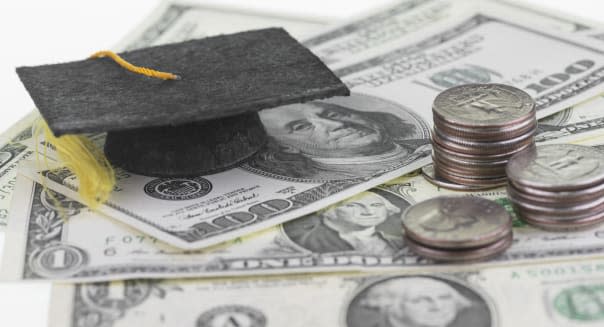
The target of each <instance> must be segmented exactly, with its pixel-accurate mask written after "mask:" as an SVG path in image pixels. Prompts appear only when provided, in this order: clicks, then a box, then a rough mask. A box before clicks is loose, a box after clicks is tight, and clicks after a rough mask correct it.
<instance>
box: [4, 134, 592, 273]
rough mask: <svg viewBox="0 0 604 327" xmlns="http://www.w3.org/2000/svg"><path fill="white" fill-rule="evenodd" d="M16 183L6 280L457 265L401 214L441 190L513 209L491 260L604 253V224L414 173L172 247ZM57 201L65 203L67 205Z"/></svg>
mask: <svg viewBox="0 0 604 327" xmlns="http://www.w3.org/2000/svg"><path fill="white" fill-rule="evenodd" d="M566 140H567V142H568V141H570V140H569V139H568V138H567V139H566ZM598 144H600V145H602V144H604V135H600V138H599V139H597V138H592V139H591V142H590V143H589V145H598ZM16 192H17V193H16V195H15V199H14V200H13V201H14V202H13V203H14V207H15V209H14V210H13V211H11V217H10V220H9V227H8V230H7V232H6V245H5V251H4V260H3V264H2V267H1V273H0V276H1V277H2V279H5V280H19V279H22V280H63V281H100V280H115V279H124V278H177V277H215V276H244V275H259V274H262V275H267V274H292V273H301V272H306V273H310V272H313V273H317V272H335V271H349V270H355V271H358V270H375V269H378V270H383V269H403V270H409V271H414V270H421V271H426V270H430V271H438V270H448V269H455V268H456V267H458V266H451V265H444V264H436V263H434V262H431V261H429V260H426V259H424V258H421V257H418V256H416V255H414V254H413V253H412V252H410V251H409V250H408V249H407V247H406V246H405V244H404V242H403V235H402V225H401V213H402V212H403V211H404V210H405V209H406V208H408V207H409V206H410V205H412V204H414V203H417V202H419V201H423V200H426V199H429V198H432V197H435V196H441V195H461V196H480V197H484V198H488V199H492V200H494V201H497V202H498V203H500V204H501V205H503V206H504V207H506V209H508V210H509V212H510V213H511V214H512V215H513V216H514V244H513V245H512V247H511V248H510V249H509V250H508V251H507V252H506V253H505V254H503V255H501V256H500V257H498V258H496V259H494V260H492V261H489V262H486V263H484V265H485V266H502V265H503V266H505V265H510V264H518V263H527V262H533V261H552V260H561V259H568V258H577V257H582V258H589V257H593V256H602V255H604V244H603V243H602V237H604V226H597V227H594V228H592V229H589V230H586V231H580V232H567V233H552V232H547V231H542V230H539V229H536V228H533V227H531V226H529V225H527V224H526V223H524V222H522V221H521V220H519V219H518V218H517V217H516V216H515V213H514V211H513V208H512V206H511V203H510V201H509V200H508V199H507V195H506V192H505V188H499V189H494V190H489V191H480V192H455V191H449V190H445V189H440V188H437V187H435V186H433V185H432V184H430V183H429V182H427V181H426V180H425V179H424V178H423V177H422V176H418V175H417V174H411V175H408V176H405V177H401V178H398V179H396V180H393V181H390V182H389V183H386V184H383V185H381V186H379V187H375V188H373V189H370V190H369V191H366V192H363V193H360V194H357V195H356V196H354V197H352V198H349V199H346V200H345V201H342V202H340V203H337V204H335V205H333V206H330V207H328V208H326V209H323V210H320V211H319V212H316V213H313V214H310V215H307V216H304V217H302V218H299V219H296V220H292V221H289V222H287V223H284V224H282V225H280V226H277V227H272V228H269V229H267V230H264V231H261V232H257V233H255V234H252V235H247V236H245V237H241V238H238V239H236V240H233V241H229V242H225V243H222V244H219V245H216V246H213V247H210V248H205V249H203V250H198V251H182V250H179V249H176V248H174V247H171V246H169V245H167V244H165V243H163V242H161V241H159V240H157V239H156V238H155V237H153V236H149V235H147V234H144V233H141V232H138V231H136V230H135V229H132V228H131V227H128V226H126V225H124V224H122V223H120V222H118V221H115V220H112V219H109V218H108V217H105V216H102V215H100V214H98V213H93V212H91V211H90V210H89V209H87V208H86V207H84V206H83V205H81V204H80V203H78V202H76V201H73V200H71V199H70V198H68V197H66V196H64V195H62V194H59V193H56V192H54V191H51V190H48V189H47V190H45V189H44V188H43V187H42V186H41V185H40V184H38V183H36V182H34V181H32V180H30V179H27V178H25V177H23V176H21V177H20V178H19V179H18V185H17V190H16ZM53 198H54V199H58V200H59V201H60V202H58V203H56V202H54V201H53V200H52V199H53ZM60 208H65V209H63V210H62V212H61V209H60ZM447 227H450V226H447Z"/></svg>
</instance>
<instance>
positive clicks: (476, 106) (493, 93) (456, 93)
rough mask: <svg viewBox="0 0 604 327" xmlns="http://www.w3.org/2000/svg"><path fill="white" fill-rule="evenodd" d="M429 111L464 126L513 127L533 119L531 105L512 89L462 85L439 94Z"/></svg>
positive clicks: (482, 85) (524, 95)
mask: <svg viewBox="0 0 604 327" xmlns="http://www.w3.org/2000/svg"><path fill="white" fill-rule="evenodd" d="M432 111H433V113H434V115H435V116H437V117H438V118H439V119H441V120H443V121H446V122H448V123H449V124H455V125H459V126H464V127H478V128H485V127H487V128H488V127H497V126H513V125H514V124H518V123H520V122H524V121H526V120H530V119H532V118H533V117H534V116H535V102H534V100H533V98H532V97H531V96H530V95H529V94H527V93H526V92H524V91H523V90H520V89H518V88H515V87H513V86H508V85H502V84H465V85H461V86H456V87H452V88H449V89H447V90H445V91H443V92H441V93H440V94H439V95H438V96H437V97H436V99H434V103H433V104H432Z"/></svg>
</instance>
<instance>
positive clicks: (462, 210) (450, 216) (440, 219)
mask: <svg viewBox="0 0 604 327" xmlns="http://www.w3.org/2000/svg"><path fill="white" fill-rule="evenodd" d="M402 217H403V218H402V221H403V229H404V230H405V235H406V236H407V237H408V238H411V239H413V240H415V241H416V242H419V243H421V244H424V245H427V246H430V247H437V248H441V249H445V248H446V249H460V248H472V247H478V246H483V245H486V244H490V243H493V242H495V241H497V240H499V239H501V238H502V237H504V236H505V235H507V234H508V233H510V231H511V230H512V218H511V216H510V215H509V213H508V212H507V211H506V210H505V208H503V207H502V206H501V205H499V204H497V203H496V202H494V201H491V200H487V199H483V198H478V197H465V196H463V197H462V196H457V197H454V196H440V197H436V198H432V199H428V200H425V201H422V202H420V203H417V204H415V205H413V206H411V207H409V208H407V210H405V212H404V213H403V216H402Z"/></svg>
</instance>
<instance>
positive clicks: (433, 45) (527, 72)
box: [332, 6, 604, 122]
mask: <svg viewBox="0 0 604 327" xmlns="http://www.w3.org/2000/svg"><path fill="white" fill-rule="evenodd" d="M441 25H442V26H440V27H439V28H431V29H430V30H428V31H427V32H417V33H414V34H413V35H410V36H409V37H408V38H407V40H406V41H405V42H404V43H403V44H398V45H396V46H391V47H380V48H376V49H374V50H372V51H371V52H367V53H365V54H363V55H362V56H360V57H354V58H350V59H349V60H347V61H346V62H342V63H338V64H336V65H334V66H333V67H332V69H333V70H334V72H335V73H336V75H338V76H339V77H340V78H341V79H342V80H343V81H344V82H345V83H346V84H347V85H348V86H349V87H351V88H352V89H353V90H354V91H356V92H361V93H365V94H370V95H374V96H378V97H381V98H384V99H388V100H391V101H394V102H396V103H399V104H401V105H403V106H405V107H407V108H410V109H412V110H414V111H416V112H417V113H418V114H420V115H421V116H422V117H423V118H424V119H425V120H426V121H429V122H431V121H432V111H431V110H430V108H431V105H432V101H433V99H434V98H435V97H436V95H438V94H439V93H440V92H442V91H443V90H445V89H447V88H450V87H453V86H457V85H461V84H467V83H502V84H508V85H513V86H516V87H518V88H521V89H523V90H525V91H527V92H528V93H529V94H531V96H533V98H534V99H535V101H536V105H537V116H538V118H542V117H546V116H548V115H551V114H553V113H556V112H558V111H562V110H564V109H567V108H569V107H571V106H573V105H576V104H578V103H581V102H583V101H586V100H588V99H591V98H594V97H596V96H597V95H599V94H601V93H602V92H604V56H602V54H604V52H603V51H602V50H601V49H599V48H597V47H596V46H594V45H593V43H594V42H591V43H590V42H587V41H586V40H584V39H583V38H578V37H574V36H572V34H566V33H563V32H561V31H554V30H552V29H547V30H546V29H544V28H543V27H542V26H540V24H539V23H535V22H529V21H524V20H516V19H515V17H514V16H510V15H508V14H506V11H505V10H503V9H501V10H494V9H493V8H491V7H490V6H484V7H483V6H481V7H480V8H479V10H478V11H476V12H472V13H471V14H469V15H467V16H461V17H455V19H449V20H447V21H446V22H442V24H441ZM528 49H530V51H528ZM487 98H488V96H487ZM478 102H480V103H478ZM475 106H477V107H478V108H479V109H481V110H484V111H485V112H488V111H489V110H492V109H493V105H492V104H491V102H489V100H488V99H486V100H485V99H481V100H477V103H476V104H475Z"/></svg>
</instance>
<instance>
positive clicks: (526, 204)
mask: <svg viewBox="0 0 604 327" xmlns="http://www.w3.org/2000/svg"><path fill="white" fill-rule="evenodd" d="M508 199H509V200H510V201H511V202H512V203H514V204H515V205H516V206H517V207H518V208H520V209H521V210H522V211H525V212H532V213H537V214H544V215H550V216H555V217H559V216H563V217H566V216H572V215H575V216H576V215H593V214H597V213H599V212H602V211H604V198H599V199H596V200H593V201H588V202H584V203H579V204H566V205H565V206H563V207H559V206H552V205H542V204H539V203H534V202H530V201H526V200H525V199H523V198H521V197H519V196H517V195H516V194H515V193H513V191H511V190H510V189H508Z"/></svg>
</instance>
